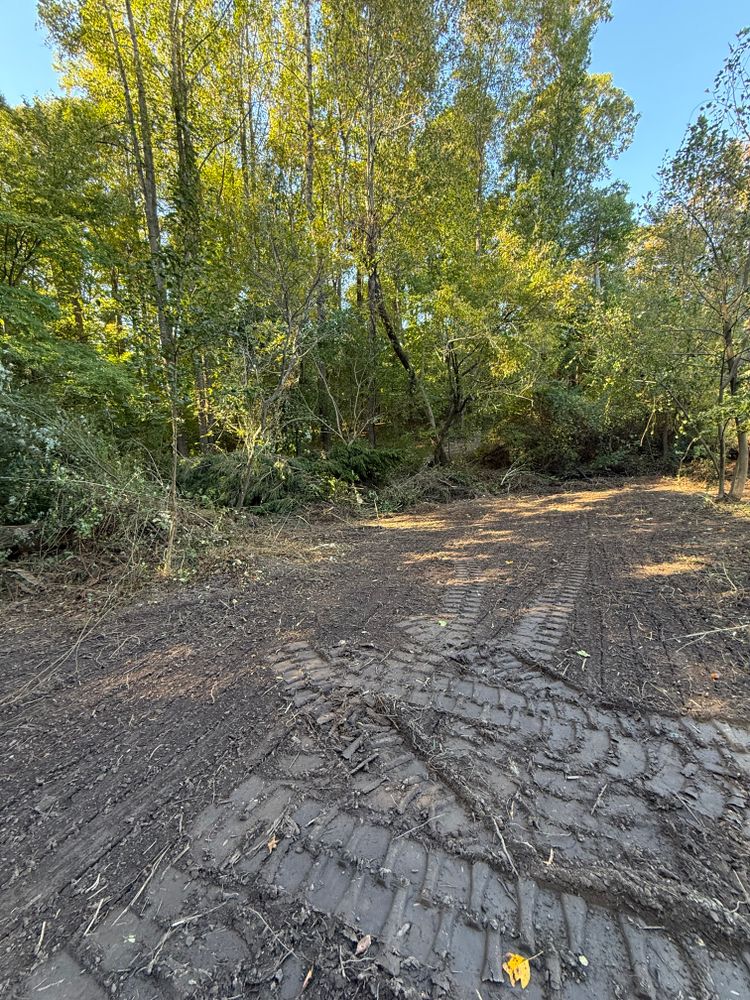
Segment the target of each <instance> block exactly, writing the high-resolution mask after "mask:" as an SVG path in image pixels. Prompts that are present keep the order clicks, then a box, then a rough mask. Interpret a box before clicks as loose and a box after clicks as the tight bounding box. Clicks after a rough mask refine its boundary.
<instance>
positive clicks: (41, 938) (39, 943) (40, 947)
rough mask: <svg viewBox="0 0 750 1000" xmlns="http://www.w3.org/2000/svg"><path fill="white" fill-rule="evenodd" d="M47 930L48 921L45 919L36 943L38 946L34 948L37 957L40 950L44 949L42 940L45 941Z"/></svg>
mask: <svg viewBox="0 0 750 1000" xmlns="http://www.w3.org/2000/svg"><path fill="white" fill-rule="evenodd" d="M46 930H47V921H46V920H43V921H42V930H41V933H40V935H39V940H38V941H37V943H36V948H34V957H36V956H37V955H38V954H39V952H40V951H41V950H42V942H43V941H44V932H45V931H46Z"/></svg>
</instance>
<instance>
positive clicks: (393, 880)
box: [0, 491, 750, 1000]
mask: <svg viewBox="0 0 750 1000" xmlns="http://www.w3.org/2000/svg"><path fill="white" fill-rule="evenodd" d="M633 501H635V502H636V503H637V504H639V505H644V506H647V505H649V504H650V505H651V508H652V509H654V510H656V512H657V513H659V512H660V510H659V505H658V503H657V502H656V501H655V500H654V499H653V498H652V497H649V495H648V493H647V492H645V491H644V492H643V493H637V492H636V491H633V494H632V495H631V496H630V497H628V496H625V498H624V499H623V498H622V497H621V496H612V495H611V494H607V495H606V496H599V495H597V494H577V495H573V496H571V497H566V498H559V499H555V498H550V499H549V500H546V501H540V503H539V505H538V506H541V507H542V509H543V512H544V521H543V524H544V525H545V529H544V530H545V531H546V532H548V533H549V534H548V535H547V536H546V541H547V542H550V541H551V540H552V539H554V544H548V545H547V546H545V547H544V548H543V547H542V546H540V545H539V540H540V539H539V536H535V534H534V532H535V530H539V529H538V526H537V525H535V523H534V522H533V521H532V519H531V517H530V516H529V515H530V513H531V509H530V506H527V507H526V509H525V510H524V509H523V508H522V507H521V505H520V504H518V506H517V508H515V509H516V513H517V515H518V521H519V522H520V523H523V521H524V518H525V519H526V523H527V524H528V529H527V532H526V538H525V540H524V541H525V545H526V546H528V550H529V552H530V553H534V549H535V543H536V549H537V550H538V551H537V552H536V555H530V556H529V562H528V564H527V565H526V566H525V567H524V568H523V569H521V570H519V569H517V568H516V567H517V564H518V562H519V561H520V560H519V555H523V553H524V551H525V548H524V546H521V545H519V546H518V548H517V549H515V550H513V552H512V553H510V552H509V550H508V548H507V544H508V543H507V538H506V533H507V531H508V518H509V511H508V507H503V505H501V504H491V503H487V504H482V505H479V504H477V505H476V506H474V507H473V508H472V517H471V519H469V520H467V521H462V522H461V523H460V525H458V526H457V527H456V529H455V530H453V531H451V532H449V533H448V535H447V536H446V537H444V538H441V544H442V557H443V560H444V568H445V571H444V572H443V573H442V581H443V592H442V596H441V597H440V598H439V600H437V601H436V603H435V605H434V606H433V607H432V608H431V609H430V611H429V613H427V614H419V613H418V611H417V610H416V609H408V610H410V611H413V612H414V613H411V614H409V615H408V616H407V617H406V618H403V619H402V620H401V621H400V622H399V623H398V626H397V628H395V629H394V630H392V631H385V630H384V631H383V633H382V635H366V636H365V637H364V638H358V637H357V635H356V632H355V633H354V634H351V635H347V636H346V638H344V639H339V640H337V641H336V642H334V643H332V644H329V645H327V646H322V645H320V644H318V643H316V642H315V641H314V637H313V636H311V637H310V638H307V639H299V640H296V641H293V642H290V643H287V644H286V645H284V646H282V647H281V648H280V649H278V651H277V652H276V653H275V654H274V655H273V656H272V657H270V658H269V670H270V672H271V676H272V677H273V678H275V682H274V683H275V684H276V691H277V697H278V708H277V714H276V715H275V721H274V720H273V719H272V720H271V724H270V725H269V727H268V732H267V735H266V738H265V741H264V742H263V743H262V744H261V745H260V746H258V745H256V746H255V747H254V748H252V749H251V751H250V752H249V753H248V754H247V755H246V757H245V758H244V761H243V765H242V767H241V768H238V769H236V771H235V770H232V773H231V774H230V775H228V781H229V785H228V786H227V789H228V790H227V792H226V793H225V794H220V795H212V796H211V798H210V801H208V802H207V803H206V804H205V806H204V807H203V808H202V809H199V810H197V812H196V813H195V814H194V816H193V817H192V818H190V819H189V820H184V818H183V816H182V814H180V817H179V820H178V822H177V825H176V828H175V825H174V822H173V824H172V826H171V827H170V830H171V836H172V840H171V841H168V842H167V843H166V844H164V845H162V841H161V840H159V846H158V851H157V850H156V849H152V852H151V854H149V855H148V860H147V863H146V865H145V867H141V868H135V869H133V868H132V867H131V869H130V871H131V879H130V882H129V883H128V884H127V885H125V887H124V888H123V885H122V882H120V883H117V886H115V884H114V883H109V882H107V880H106V878H105V879H104V882H105V884H107V886H108V887H107V890H106V893H104V894H103V893H101V892H99V885H100V883H99V882H98V881H97V880H98V879H101V878H102V874H101V873H102V871H104V872H105V873H106V872H107V870H108V869H110V868H113V867H115V864H116V859H117V858H118V856H119V855H120V854H121V853H122V852H123V851H124V850H125V845H126V844H127V843H128V839H129V828H128V825H129V824H132V822H133V821H134V820H135V819H137V817H139V816H142V815H143V814H144V813H148V812H159V811H160V810H161V811H162V812H169V811H170V809H174V803H175V802H176V800H177V798H178V796H177V791H178V788H181V787H183V786H182V785H181V784H180V782H181V781H182V780H183V779H184V775H185V774H189V773H190V769H191V767H196V768H197V766H198V760H199V757H200V755H201V754H202V753H203V752H204V746H205V747H208V746H209V745H210V743H211V736H210V734H209V733H208V732H207V731H205V730H204V731H201V732H200V733H198V734H196V738H195V741H194V742H193V743H192V744H190V745H188V746H186V748H185V754H184V756H183V757H182V759H181V760H180V774H179V776H178V775H177V774H176V773H175V770H174V766H168V767H166V768H165V770H164V772H163V773H162V774H161V775H160V776H159V777H158V778H157V779H156V780H151V781H150V782H149V785H148V786H147V787H144V788H142V789H139V790H134V791H133V792H132V793H131V794H129V795H128V796H126V797H125V798H124V799H123V800H122V802H120V803H117V804H115V805H114V806H113V808H111V809H109V810H107V811H106V812H105V813H104V814H102V815H98V816H91V817H90V818H89V819H88V820H87V821H85V822H84V823H83V824H82V825H81V826H80V827H79V828H76V829H75V830H74V831H72V832H70V833H69V834H68V835H67V836H66V837H63V838H62V839H61V840H60V841H59V842H57V843H55V844H53V845H50V847H49V848H48V850H47V852H46V853H45V855H44V857H43V860H42V862H41V863H40V864H39V865H38V866H36V868H35V870H34V871H32V872H31V873H29V875H28V876H26V877H25V878H22V879H16V880H13V881H12V883H11V885H10V886H9V889H8V895H7V897H6V900H4V903H3V909H4V913H5V914H7V919H6V920H5V922H4V924H3V926H2V928H1V929H0V933H2V934H3V937H4V940H3V944H4V945H5V944H6V942H11V944H10V946H9V951H8V953H9V954H10V953H11V951H12V948H13V943H14V942H15V941H17V940H20V939H21V937H23V935H24V929H25V928H28V934H27V935H26V936H27V937H28V938H29V946H27V947H29V949H30V948H31V944H32V943H33V949H34V950H33V952H32V954H31V955H30V956H29V958H28V959H27V961H28V962H29V964H30V965H31V966H33V969H32V971H31V972H30V974H27V975H25V976H23V977H21V978H20V979H18V980H17V981H16V985H15V986H14V987H13V988H14V991H15V992H14V994H13V995H17V996H19V997H22V996H23V997H29V998H31V997H36V996H43V997H46V998H59V1000H73V998H74V997H75V998H78V997H84V998H88V997H91V998H102V997H104V996H117V997H128V998H133V1000H135V998H143V1000H146V998H148V1000H155V998H165V1000H172V998H185V1000H187V998H197V997H212V996H226V997H229V996H235V995H236V996H258V997H285V998H292V997H298V996H300V995H302V993H303V991H304V995H305V996H308V995H310V996H320V997H324V996H325V997H339V996H341V997H344V996H347V997H349V996H360V995H361V996H378V995H379V996H381V997H386V996H409V997H452V998H455V997H457V998H461V1000H463V998H466V1000H468V998H471V1000H475V998H476V997H477V996H480V997H482V998H484V1000H487V998H491V997H501V996H506V995H510V992H511V989H510V986H509V984H508V977H507V974H506V973H505V972H504V971H503V968H502V966H503V962H504V961H505V956H506V955H507V954H508V953H515V954H521V955H523V956H525V957H527V958H529V959H530V963H531V983H530V985H529V987H528V988H527V990H526V991H525V993H524V995H526V996H529V997H550V998H570V1000H578V998H591V1000H609V998H630V997H639V998H653V1000H657V998H659V1000H661V998H671V1000H687V998H693V997H695V998H701V1000H704V998H705V1000H709V998H710V1000H724V998H731V997H740V998H745V997H748V996H750V919H749V917H750V906H749V905H748V904H750V897H747V893H746V891H745V887H747V886H748V885H750V879H749V878H748V871H747V849H746V844H747V838H748V834H749V833H750V807H749V803H750V799H749V798H748V796H749V793H750V787H749V785H750V732H749V731H748V729H747V727H746V726H744V725H743V724H741V723H740V722H739V721H738V720H737V719H736V718H728V717H727V716H728V713H721V715H720V716H719V717H715V718H711V717H709V713H703V717H702V718H696V717H695V716H694V715H690V714H687V713H684V712H683V713H676V712H670V711H668V710H667V709H668V705H661V706H660V707H659V710H657V709H656V708H655V707H654V705H653V704H652V703H650V702H648V701H646V700H644V701H642V702H636V701H634V700H633V699H632V698H631V697H630V693H631V688H632V685H631V683H630V679H629V678H628V677H626V678H624V680H623V681H622V683H621V684H620V685H619V686H618V685H617V684H610V685H607V684H606V665H605V664H604V662H603V661H604V660H606V650H607V648H608V643H607V638H606V632H605V628H604V625H605V623H603V622H602V621H601V620H600V619H597V617H596V616H595V615H589V617H588V620H587V621H588V623H587V627H586V628H582V627H581V615H582V608H586V607H587V606H590V602H591V600H592V589H595V588H598V587H599V581H600V580H601V579H602V576H603V574H605V573H607V572H609V573H611V566H610V565H609V564H608V565H607V566H603V565H602V561H601V560H602V550H601V539H602V537H603V535H604V532H605V528H606V521H605V522H604V526H603V525H602V521H603V519H604V518H606V517H616V516H617V515H618V514H620V513H621V512H622V510H623V509H625V510H627V504H628V503H632V502H633ZM597 505H599V506H597ZM690 509H692V508H690ZM397 530H398V528H397ZM542 549H543V550H542ZM508 554H512V555H513V558H512V559H510V558H508V559H506V558H503V556H504V555H508ZM616 554H617V553H616V552H615V553H612V555H616ZM640 556H641V557H642V556H643V552H641V553H640ZM405 564H408V552H407V553H405ZM639 565H642V563H641V564H639ZM688 610H689V609H688V608H687V607H685V608H683V609H682V611H681V614H682V615H683V619H682V624H681V627H686V628H687V630H688V632H689V631H690V630H691V629H692V628H694V625H693V624H691V619H690V618H689V614H688ZM645 614H646V612H645V610H643V609H639V615H638V617H639V618H641V619H643V618H644V617H645ZM362 631H363V630H360V633H361V632H362ZM383 640H385V641H383ZM658 641H661V639H659V640H658ZM633 653H634V656H638V655H639V650H638V649H637V648H634V649H633ZM591 661H599V662H591ZM678 667H681V668H682V669H684V670H685V671H686V672H687V671H688V669H689V668H690V669H693V668H694V664H692V663H691V664H686V665H684V667H682V664H681V661H679V660H677V659H676V658H675V657H674V655H672V657H671V659H670V662H669V667H668V669H670V670H675V669H677V668H678ZM695 683H696V682H695V680H690V679H689V678H688V677H687V673H686V678H685V680H684V684H685V685H688V684H690V685H693V688H694V685H695ZM233 717H234V719H235V721H236V719H237V718H238V717H237V716H236V715H234V716H233V713H232V711H231V709H227V713H226V719H227V722H226V727H227V732H228V731H229V730H230V729H231V727H232V719H233ZM234 735H235V737H236V736H237V734H236V732H235V734H234ZM146 828H148V827H147V824H146ZM165 829H166V827H165ZM146 846H148V845H146ZM141 860H143V859H141ZM118 893H119V894H118ZM100 900H104V901H103V902H102V903H101V905H99V901H100ZM84 902H85V904H86V905H82V903H84ZM61 904H62V905H61ZM55 910H57V912H58V913H60V912H61V910H62V912H65V911H66V910H68V911H71V912H77V913H79V917H78V918H77V922H75V921H72V920H69V921H68V923H67V924H65V926H64V931H63V933H62V934H59V933H57V936H56V937H53V935H55V933H56V932H55V930H54V929H53V920H52V919H51V915H52V914H54V913H55ZM43 914H48V915H50V920H49V925H50V928H51V929H50V932H49V933H50V935H51V939H52V940H53V941H54V946H53V947H56V950H55V951H46V950H45V943H44V940H42V943H41V945H40V944H39V942H38V933H39V927H40V925H41V919H40V918H41V917H42V915H43ZM358 944H359V948H357V945H358Z"/></svg>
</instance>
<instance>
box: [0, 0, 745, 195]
mask: <svg viewBox="0 0 750 1000" xmlns="http://www.w3.org/2000/svg"><path fill="white" fill-rule="evenodd" d="M0 3H1V5H2V7H3V8H4V9H3V11H2V26H3V30H2V32H0V93H2V94H4V95H5V97H6V98H7V99H8V100H9V101H11V102H16V101H19V100H20V99H21V98H22V97H31V96H33V95H34V94H36V93H45V92H47V91H49V90H50V89H53V88H54V87H55V81H56V76H55V73H54V71H53V69H52V53H51V52H50V50H49V49H48V48H47V47H46V46H45V44H44V36H43V34H42V33H41V32H40V31H38V30H36V29H35V22H36V0H0ZM612 13H613V19H612V21H611V22H610V23H609V24H605V25H604V26H603V27H602V28H601V29H600V31H599V34H598V36H597V38H596V39H595V41H594V51H593V59H592V69H593V70H594V71H596V72H607V73H612V74H613V75H614V79H615V83H616V84H617V85H618V86H620V87H622V88H623V90H625V91H626V92H627V93H628V94H629V95H630V96H631V97H632V98H633V99H634V101H635V104H636V108H637V110H638V112H639V113H640V116H641V118H640V122H639V124H638V128H637V130H636V136H635V141H634V142H633V145H632V146H631V148H630V149H629V150H628V151H627V152H626V153H625V154H624V155H623V156H622V157H621V158H620V159H619V160H618V161H617V162H616V163H615V164H613V168H612V173H613V176H614V177H617V178H619V179H621V180H624V181H626V182H627V183H628V184H629V185H630V188H631V192H632V195H633V197H634V198H635V199H637V200H640V199H641V198H642V197H643V196H644V195H645V194H646V192H647V191H649V190H652V189H654V188H655V187H656V183H657V182H656V172H657V170H658V168H659V165H660V163H661V162H662V160H663V158H664V155H665V154H666V153H667V152H668V151H674V150H675V149H676V148H677V147H678V146H679V144H680V139H681V138H682V134H683V132H684V130H685V126H686V125H687V123H688V122H689V121H690V119H691V118H692V117H693V115H694V114H695V111H696V109H697V108H698V107H699V105H700V104H701V102H702V101H703V99H704V97H705V91H706V89H707V88H708V87H710V85H711V83H712V81H713V79H714V77H715V75H716V73H717V72H718V70H719V69H720V68H721V64H722V62H723V60H724V57H725V56H726V54H727V52H728V49H729V43H730V42H731V41H732V39H733V38H734V36H735V35H736V34H737V32H738V31H739V29H740V28H742V27H744V26H745V25H747V24H750V4H748V2H747V0H613V3H612Z"/></svg>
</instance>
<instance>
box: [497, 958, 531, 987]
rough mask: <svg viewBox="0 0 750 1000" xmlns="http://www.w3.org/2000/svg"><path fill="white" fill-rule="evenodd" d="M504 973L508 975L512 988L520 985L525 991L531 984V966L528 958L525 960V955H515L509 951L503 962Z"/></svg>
mask: <svg viewBox="0 0 750 1000" xmlns="http://www.w3.org/2000/svg"><path fill="white" fill-rule="evenodd" d="M503 972H505V973H507V975H508V979H510V985H511V986H515V985H516V983H520V984H521V989H522V990H525V989H526V987H527V986H528V985H529V983H530V982H531V966H530V965H529V960H528V958H524V957H523V955H514V954H513V952H511V951H509V952H508V954H507V955H506V956H505V961H504V962H503Z"/></svg>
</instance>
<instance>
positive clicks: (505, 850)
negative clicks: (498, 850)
mask: <svg viewBox="0 0 750 1000" xmlns="http://www.w3.org/2000/svg"><path fill="white" fill-rule="evenodd" d="M492 825H493V826H494V827H495V833H496V834H497V836H498V839H499V841H500V846H501V847H502V849H503V854H504V855H505V859H506V861H507V862H508V864H509V865H510V867H511V871H512V872H513V874H514V875H515V876H516V877H517V876H518V869H517V868H516V866H515V864H514V863H513V858H512V857H511V854H510V851H509V850H508V847H507V845H506V843H505V837H503V835H502V833H501V832H500V827H499V826H498V824H497V820H496V819H495V817H494V816H493V817H492Z"/></svg>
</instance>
